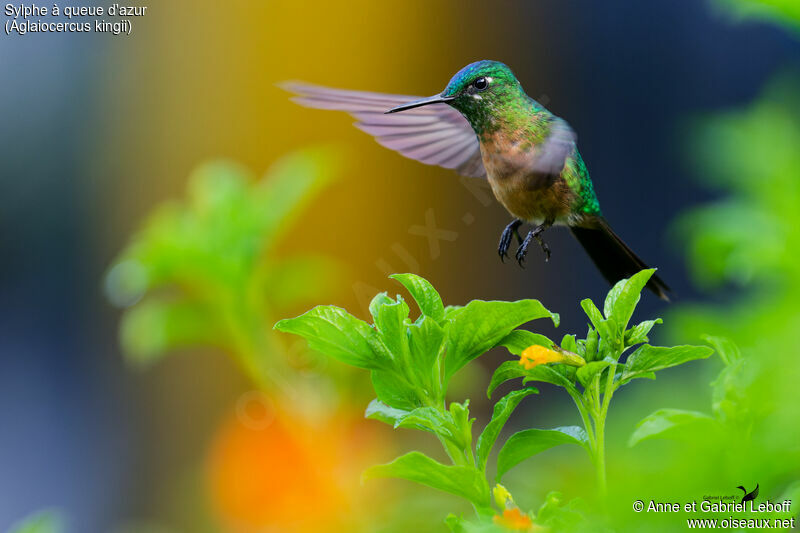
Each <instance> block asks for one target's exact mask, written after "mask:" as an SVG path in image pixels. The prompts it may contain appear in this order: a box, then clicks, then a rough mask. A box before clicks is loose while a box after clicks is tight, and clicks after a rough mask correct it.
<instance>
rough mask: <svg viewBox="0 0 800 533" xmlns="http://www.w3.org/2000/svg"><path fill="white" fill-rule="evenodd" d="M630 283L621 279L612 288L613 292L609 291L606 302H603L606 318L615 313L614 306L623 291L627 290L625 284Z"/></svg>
mask: <svg viewBox="0 0 800 533" xmlns="http://www.w3.org/2000/svg"><path fill="white" fill-rule="evenodd" d="M627 282H628V280H627V279H621V280H619V281H618V282H616V283H615V284H614V286H613V287H611V290H610V291H608V294H607V295H606V301H605V302H603V315H604V316H606V317H611V315H612V314H613V313H614V304H615V303H616V301H617V298H619V295H620V294H621V293H622V290H623V289H624V288H625V284H626V283H627Z"/></svg>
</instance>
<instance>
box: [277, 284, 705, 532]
mask: <svg viewBox="0 0 800 533" xmlns="http://www.w3.org/2000/svg"><path fill="white" fill-rule="evenodd" d="M653 272H654V271H653V270H645V271H642V272H640V273H638V274H636V275H634V276H632V277H631V278H630V279H627V280H622V281H620V282H619V283H618V284H616V285H615V286H614V287H613V288H612V289H611V291H610V292H609V294H608V297H607V298H606V300H605V303H604V306H603V312H602V313H601V312H600V310H599V309H598V308H597V307H596V306H595V305H594V303H592V302H591V301H590V300H584V301H583V302H581V306H582V307H583V309H584V310H585V311H586V314H587V316H588V317H589V321H590V322H591V324H592V325H591V326H590V328H589V331H588V333H587V336H586V338H585V339H576V338H575V336H574V335H565V336H564V337H563V338H562V340H561V345H560V346H559V345H557V344H556V343H554V342H553V341H552V340H550V339H548V338H547V337H545V336H543V335H540V334H537V333H533V332H530V331H526V330H521V329H517V328H518V327H519V326H520V325H522V324H525V323H527V322H529V321H532V320H536V319H540V318H549V319H551V320H552V321H553V323H555V324H556V325H557V324H558V315H556V314H554V313H552V312H550V311H548V310H547V309H546V308H545V307H544V306H543V305H542V304H541V303H539V302H538V301H536V300H521V301H518V302H496V301H492V302H486V301H481V300H476V301H472V302H469V303H468V304H467V305H466V306H464V307H452V306H448V307H444V305H443V303H442V301H441V298H440V297H439V295H438V293H437V292H436V290H435V289H434V288H433V287H432V286H431V284H430V283H428V282H427V281H426V280H424V279H422V278H420V277H418V276H415V275H413V274H398V275H394V276H392V278H394V279H396V280H397V281H399V282H400V283H401V284H402V285H403V286H404V287H405V288H406V289H407V290H408V291H409V292H410V293H411V295H412V297H413V298H414V299H415V301H416V303H417V306H418V307H419V309H420V315H419V317H418V318H417V319H416V320H412V318H410V317H409V314H410V311H409V306H408V305H407V304H406V303H405V301H404V300H403V298H402V297H401V296H397V297H396V298H391V297H389V296H388V294H386V293H380V294H378V295H377V296H375V298H373V300H372V302H371V303H370V306H369V310H370V314H371V315H372V319H373V323H372V324H369V323H367V322H364V321H362V320H359V319H357V318H355V317H353V316H352V315H350V314H348V313H347V312H346V311H344V310H342V309H339V308H335V307H330V306H319V307H315V308H314V309H312V310H310V311H308V312H306V313H305V314H303V315H300V316H298V317H296V318H291V319H285V320H281V321H279V322H278V323H277V324H276V325H275V329H278V330H280V331H284V332H287V333H293V334H296V335H300V336H302V337H304V338H305V339H306V340H307V341H308V342H309V344H310V346H311V347H313V348H315V349H317V350H320V351H322V352H324V353H326V354H328V355H330V356H331V357H332V358H334V359H337V360H339V361H341V362H343V363H347V364H350V365H352V366H357V367H360V368H364V369H367V370H369V371H370V372H371V374H372V383H373V386H374V388H375V393H376V396H377V399H375V400H373V401H372V402H371V403H370V405H369V406H368V407H367V410H366V413H365V416H367V417H368V418H373V419H376V420H380V421H382V422H384V423H387V424H391V425H392V426H393V427H394V428H408V429H415V430H420V431H425V432H428V433H431V434H433V435H435V436H436V437H437V439H438V440H439V442H440V443H441V444H442V446H443V448H444V451H445V452H446V453H447V455H448V457H449V458H450V461H451V463H452V464H449V465H447V464H443V463H440V462H438V461H436V460H434V459H432V458H431V457H428V456H427V455H424V454H422V453H420V452H411V453H408V454H406V455H403V456H401V457H398V458H397V459H395V460H394V461H393V462H391V463H388V464H385V465H379V466H374V467H372V468H370V469H369V470H368V471H367V472H366V474H365V477H367V478H371V477H396V478H402V479H406V480H410V481H414V482H417V483H420V484H422V485H426V486H428V487H432V488H435V489H438V490H441V491H444V492H447V493H450V494H455V495H457V496H461V497H462V498H465V499H467V500H468V501H470V502H471V503H472V505H473V506H474V507H475V510H476V511H477V514H478V519H479V521H478V522H477V523H474V522H469V521H465V520H464V519H463V518H459V517H455V516H453V515H451V516H450V517H448V520H447V523H448V525H449V526H450V528H451V529H452V530H453V531H465V532H472V531H497V530H498V524H502V523H503V520H505V519H506V518H504V517H503V516H502V515H500V514H497V515H495V518H496V519H497V520H495V521H494V522H492V521H489V518H490V517H491V516H492V513H493V511H492V498H491V497H490V492H489V484H488V482H487V479H486V471H487V466H488V464H489V458H490V456H491V450H492V448H493V447H494V445H495V443H496V442H497V440H498V438H499V436H500V433H501V431H502V429H503V427H504V426H505V424H506V422H507V421H508V419H509V417H510V416H511V415H512V413H513V412H514V410H515V409H516V407H517V406H518V405H519V403H520V402H521V401H522V400H523V399H524V398H525V397H527V396H530V395H532V394H535V393H537V392H538V391H537V389H535V388H533V387H530V386H524V385H525V384H527V383H529V382H531V381H540V382H546V383H551V384H555V385H558V386H561V387H563V388H564V389H565V390H566V391H567V392H568V393H569V394H570V396H571V397H572V398H573V400H574V401H575V404H576V406H577V407H578V410H579V411H580V414H581V418H582V421H583V423H584V427H578V426H570V427H557V428H554V429H525V430H522V431H519V432H517V433H515V434H513V435H511V436H510V437H509V438H508V439H507V440H506V441H505V443H504V445H503V446H502V448H501V450H500V452H499V453H498V455H497V463H496V472H497V478H498V479H499V478H501V477H502V476H503V475H504V474H505V473H506V472H508V471H509V470H510V469H511V468H513V467H514V466H516V465H518V464H519V463H521V462H523V461H524V460H525V459H527V458H529V457H532V456H533V455H536V454H538V453H541V452H543V451H545V450H548V449H550V448H553V447H555V446H558V445H561V444H577V445H579V446H580V447H582V448H584V449H585V450H587V451H588V452H589V454H590V456H591V458H592V462H593V463H594V465H595V466H596V467H597V469H598V481H599V484H600V491H601V494H602V493H603V492H604V490H605V456H604V449H605V448H604V434H603V432H604V427H605V418H606V415H607V412H608V407H609V402H610V399H611V396H612V395H613V393H614V391H615V390H616V389H617V388H619V387H621V386H624V385H625V384H627V383H628V382H629V381H630V380H632V379H634V378H637V377H646V376H653V375H654V372H656V371H660V370H663V369H665V368H669V367H673V366H676V365H680V364H682V363H685V362H688V361H691V360H694V359H700V358H704V357H708V356H709V355H710V354H711V353H712V350H711V349H710V348H708V347H702V346H700V347H697V346H676V347H655V346H651V345H649V344H646V341H647V335H648V333H649V332H650V330H651V328H653V326H655V325H656V324H659V323H661V320H660V319H654V320H647V321H644V322H642V323H640V324H636V325H633V326H631V327H630V328H629V327H628V324H629V322H630V319H631V317H632V316H633V313H634V310H635V308H636V305H637V304H638V302H639V299H640V293H641V291H642V289H643V288H644V286H645V285H646V284H647V281H648V280H649V278H650V277H651V276H652V275H653ZM637 345H638V348H636V349H635V351H633V352H632V353H631V354H630V355H629V356H628V358H627V360H626V361H624V362H623V361H621V360H620V359H621V356H622V355H623V354H624V353H625V352H626V351H627V350H628V349H631V348H634V346H637ZM496 346H504V347H505V348H507V349H508V350H509V352H511V353H512V354H514V355H517V356H521V358H520V359H517V360H513V361H507V362H505V363H503V364H501V365H500V367H499V368H498V369H497V370H496V371H495V373H494V375H493V376H492V379H491V382H490V384H489V388H488V391H487V392H488V395H491V393H492V392H493V391H494V390H495V389H496V387H497V386H498V385H500V384H501V383H505V382H507V381H509V380H512V379H516V378H522V381H523V387H522V388H519V389H517V390H512V391H511V392H510V393H508V394H506V395H505V396H504V397H503V398H501V399H500V400H499V401H497V402H496V403H495V405H494V409H493V413H492V418H491V419H490V421H489V422H488V423H487V424H486V426H485V427H484V429H483V431H482V432H481V434H480V435H479V437H478V439H477V442H476V443H475V445H474V446H473V434H472V425H473V422H474V419H473V418H470V415H469V401H468V400H466V401H464V402H462V403H458V402H452V403H450V405H449V408H448V407H447V404H446V402H445V395H446V391H447V387H448V383H449V381H450V379H451V378H452V376H453V375H454V374H455V373H456V372H457V371H458V370H460V369H461V368H463V367H464V366H465V365H467V364H469V362H471V361H473V360H474V359H476V358H477V357H480V356H481V355H482V354H484V353H485V352H486V351H487V350H489V349H491V348H493V347H496ZM658 424H659V420H657V419H656V418H654V419H653V420H651V421H649V422H647V423H646V424H644V426H645V429H641V431H646V429H647V428H653V427H655V426H657V425H658ZM664 425H665V424H664V423H663V422H662V426H664ZM651 433H652V435H651V436H653V435H655V432H652V431H651ZM642 438H644V435H643V436H642ZM498 487H500V486H498ZM500 488H502V487H500ZM500 492H501V493H502V494H504V495H505V496H503V497H502V498H500V499H499V500H497V499H496V500H495V502H494V503H495V505H496V506H497V507H500V511H502V512H505V511H509V508H508V507H507V506H506V504H505V503H504V500H505V499H506V498H507V499H508V500H509V501H510V502H511V503H513V500H512V499H511V496H510V493H508V491H507V490H506V489H505V488H502V491H500ZM548 498H549V499H548V501H547V502H545V505H543V507H542V508H541V509H540V510H539V513H538V515H536V523H537V524H540V525H547V524H552V525H553V527H559V528H562V529H565V530H568V529H569V528H571V527H572V525H574V521H575V520H576V517H577V518H580V517H582V515H581V513H579V512H577V511H576V510H575V509H572V508H571V507H570V504H568V505H566V506H563V505H561V504H560V496H557V495H551V496H549V497H548ZM498 501H499V503H498ZM514 509H516V507H514ZM515 513H516V514H515ZM512 515H513V517H512V518H513V519H514V520H522V521H525V520H528V519H527V518H525V516H527V515H520V514H519V512H518V510H516V511H513V512H512ZM530 516H531V517H533V516H534V515H530ZM512 518H508V519H509V520H511V519H512ZM581 519H582V518H581ZM570 524H572V525H570Z"/></svg>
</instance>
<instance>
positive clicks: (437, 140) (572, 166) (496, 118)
mask: <svg viewBox="0 0 800 533" xmlns="http://www.w3.org/2000/svg"><path fill="white" fill-rule="evenodd" d="M281 87H282V88H283V89H285V90H287V91H289V92H291V93H294V95H295V96H294V97H293V98H292V100H293V101H294V102H296V103H298V104H300V105H304V106H306V107H313V108H318V109H332V110H339V111H346V112H348V113H350V114H351V115H352V116H353V117H355V118H356V119H357V121H358V122H356V124H355V126H356V127H357V128H359V129H361V130H362V131H364V132H366V133H368V134H371V135H372V136H374V137H375V139H376V140H377V141H378V143H380V144H382V145H383V146H385V147H387V148H390V149H392V150H395V151H397V152H399V153H400V154H402V155H404V156H406V157H409V158H411V159H415V160H417V161H420V162H422V163H426V164H429V165H438V166H441V167H445V168H449V169H454V170H455V171H456V172H458V173H459V174H461V175H463V176H468V177H476V178H484V179H487V180H488V182H489V185H490V186H491V189H492V193H493V194H494V197H495V198H496V199H497V201H498V202H500V203H501V204H502V205H503V207H505V209H506V210H507V211H508V212H509V214H510V215H511V216H512V217H513V220H512V221H511V222H510V223H509V224H508V225H507V226H506V227H505V229H504V230H503V232H502V234H501V236H500V244H499V246H498V250H497V253H498V255H499V256H500V259H501V260H504V259H505V258H506V257H508V250H509V247H510V246H511V243H512V240H513V238H514V237H516V239H517V243H518V248H517V250H516V253H515V258H516V260H517V262H518V263H519V265H520V266H522V265H523V262H524V261H525V257H526V255H527V253H528V248H529V247H530V245H531V243H532V242H533V241H536V243H537V244H538V245H539V246H540V247H541V249H542V251H543V252H544V255H545V261H547V260H549V258H550V253H551V251H550V247H549V246H548V244H547V243H546V242H545V241H544V239H543V234H544V233H545V231H547V230H548V229H549V228H550V227H552V226H554V225H561V226H567V227H568V228H569V230H570V231H571V232H572V234H573V235H574V236H575V238H576V239H577V240H578V242H579V243H580V244H581V245H582V246H583V248H584V249H585V250H586V252H587V253H588V254H589V257H590V258H591V259H592V261H593V262H594V264H595V265H596V266H597V268H598V270H599V271H600V273H601V274H602V275H603V277H605V279H606V280H607V281H608V282H610V283H612V284H613V283H616V282H617V281H619V280H620V279H623V278H627V277H630V276H631V275H633V274H635V273H637V272H639V271H640V270H642V269H645V268H647V265H646V264H645V263H644V261H642V260H641V259H640V258H639V256H637V255H636V254H635V253H634V252H633V251H632V250H631V249H630V248H629V247H628V246H627V245H626V244H625V243H624V242H623V241H622V239H620V238H619V237H618V236H617V234H616V233H614V231H613V230H612V229H611V226H609V224H608V222H607V221H606V219H605V218H604V217H603V214H602V212H601V210H600V203H599V202H598V200H597V195H596V194H595V191H594V186H593V184H592V180H591V178H590V177H589V171H588V169H587V168H586V163H584V161H583V158H582V157H581V154H580V152H579V151H578V148H577V136H576V135H575V133H574V132H573V130H572V128H571V127H570V126H569V124H567V122H566V121H565V120H563V119H561V118H559V117H557V116H555V115H554V114H553V113H551V112H550V111H548V110H547V109H546V108H545V107H544V106H542V105H541V104H540V103H539V102H537V101H536V100H534V99H533V98H531V97H530V96H528V95H527V94H526V93H525V91H524V90H523V88H522V85H521V84H520V82H519V81H518V80H517V78H516V77H515V76H514V73H513V72H512V71H511V69H510V68H509V67H508V66H507V65H505V64H503V63H500V62H498V61H489V60H483V61H477V62H475V63H471V64H469V65H467V66H466V67H464V68H462V69H461V70H459V71H458V72H457V73H456V74H455V75H454V76H453V77H452V78H451V79H450V82H449V83H448V84H447V86H446V87H445V89H444V91H442V92H441V93H439V94H436V95H433V96H430V97H427V98H419V97H415V96H403V95H394V94H381V93H374V92H364V91H350V90H342V89H331V88H327V87H321V86H317V85H310V84H305V83H300V82H286V83H283V84H281ZM523 223H528V224H529V225H530V226H531V229H530V231H529V232H528V233H527V234H526V236H525V238H522V236H521V235H520V232H519V228H520V226H522V224H523ZM647 287H648V288H649V289H650V290H651V291H652V292H654V293H655V294H656V295H658V297H660V298H662V299H664V300H669V298H668V296H667V293H668V292H669V287H667V285H666V284H665V283H664V282H663V281H662V280H661V278H659V277H658V276H655V275H654V276H652V277H651V278H650V280H649V281H648V283H647Z"/></svg>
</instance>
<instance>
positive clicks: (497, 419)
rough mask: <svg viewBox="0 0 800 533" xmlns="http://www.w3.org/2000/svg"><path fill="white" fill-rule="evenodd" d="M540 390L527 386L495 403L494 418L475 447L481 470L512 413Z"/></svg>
mask: <svg viewBox="0 0 800 533" xmlns="http://www.w3.org/2000/svg"><path fill="white" fill-rule="evenodd" d="M538 392H539V391H538V390H536V389H535V388H533V387H526V388H524V389H520V390H515V391H512V392H510V393H508V394H507V395H506V396H504V397H503V398H502V399H501V400H500V401H499V402H497V403H496V404H495V405H494V412H493V413H492V419H491V420H490V421H489V423H488V424H486V427H485V428H484V430H483V432H482V433H481V436H480V437H478V444H477V446H476V448H475V453H476V455H477V459H478V468H480V469H481V470H485V469H486V461H487V460H488V459H489V452H490V451H491V449H492V446H494V443H495V441H496V440H497V437H498V436H499V435H500V431H501V430H502V429H503V426H504V425H505V423H506V422H507V421H508V418H509V417H510V416H511V413H513V412H514V409H516V408H517V406H518V405H519V402H521V401H522V400H523V398H525V397H526V396H529V395H531V394H537V393H538Z"/></svg>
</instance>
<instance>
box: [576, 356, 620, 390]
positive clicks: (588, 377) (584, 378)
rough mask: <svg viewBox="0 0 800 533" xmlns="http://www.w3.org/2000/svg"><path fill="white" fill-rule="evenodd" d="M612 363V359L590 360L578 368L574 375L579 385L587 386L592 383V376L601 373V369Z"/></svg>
mask: <svg viewBox="0 0 800 533" xmlns="http://www.w3.org/2000/svg"><path fill="white" fill-rule="evenodd" d="M613 363H615V361H614V360H613V359H604V360H602V361H592V362H591V363H587V364H586V365H584V366H582V367H580V368H578V370H577V372H576V373H575V375H576V376H577V378H578V381H580V383H581V385H583V386H584V387H588V386H589V385H590V384H591V383H592V381H593V380H594V377H595V376H596V375H597V374H600V373H602V372H603V370H605V369H606V368H607V367H608V365H610V364H613Z"/></svg>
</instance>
